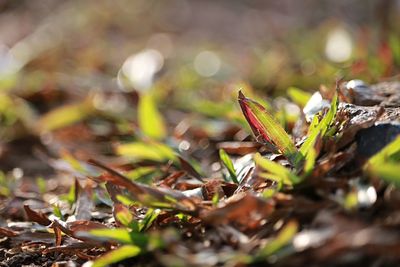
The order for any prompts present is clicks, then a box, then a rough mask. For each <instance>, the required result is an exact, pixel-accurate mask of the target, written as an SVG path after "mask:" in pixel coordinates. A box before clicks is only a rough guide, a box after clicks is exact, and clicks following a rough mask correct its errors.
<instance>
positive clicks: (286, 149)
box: [238, 91, 299, 166]
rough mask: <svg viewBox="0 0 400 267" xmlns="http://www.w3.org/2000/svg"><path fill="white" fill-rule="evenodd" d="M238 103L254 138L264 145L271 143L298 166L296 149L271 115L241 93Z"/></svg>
mask: <svg viewBox="0 0 400 267" xmlns="http://www.w3.org/2000/svg"><path fill="white" fill-rule="evenodd" d="M238 101H239V104H240V107H241V109H242V112H243V115H244V117H245V118H246V120H247V122H248V124H249V125H250V127H251V129H252V131H253V133H254V135H255V137H256V138H257V139H258V140H259V138H260V137H261V138H262V139H263V141H264V142H266V143H273V145H275V146H276V147H277V148H278V149H279V150H280V151H281V152H282V154H283V155H284V156H286V158H287V159H288V160H289V161H290V162H291V163H292V164H293V165H294V166H297V165H298V164H299V159H298V158H299V156H298V151H297V148H296V147H295V145H294V143H293V141H292V139H291V137H290V136H289V135H288V134H287V133H286V132H285V130H284V129H283V128H282V126H281V125H280V124H279V123H278V122H277V121H276V120H275V119H274V118H273V116H272V114H270V113H269V112H268V111H267V110H266V109H265V108H264V107H263V106H262V105H260V104H259V103H257V102H256V101H254V100H252V99H250V98H246V97H245V96H244V95H243V93H242V92H241V91H239V99H238Z"/></svg>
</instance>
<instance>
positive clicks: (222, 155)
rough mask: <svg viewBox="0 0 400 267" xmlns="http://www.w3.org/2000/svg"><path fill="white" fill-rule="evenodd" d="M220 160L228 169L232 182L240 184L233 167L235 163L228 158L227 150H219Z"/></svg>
mask: <svg viewBox="0 0 400 267" xmlns="http://www.w3.org/2000/svg"><path fill="white" fill-rule="evenodd" d="M219 158H220V159H221V161H222V163H223V164H224V166H225V168H227V170H228V172H229V174H230V176H231V179H232V181H233V182H235V183H237V184H239V181H238V179H237V176H236V171H235V167H234V166H233V162H232V160H231V158H230V157H229V156H228V154H227V153H226V152H225V150H223V149H220V150H219Z"/></svg>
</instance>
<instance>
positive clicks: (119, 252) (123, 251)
mask: <svg viewBox="0 0 400 267" xmlns="http://www.w3.org/2000/svg"><path fill="white" fill-rule="evenodd" d="M140 252H141V249H140V248H139V247H137V246H134V245H125V246H122V247H119V248H117V249H115V250H112V251H110V252H108V253H106V254H104V255H103V256H101V257H100V258H98V259H97V260H96V261H95V262H93V265H92V267H104V266H110V265H111V264H113V263H117V262H119V261H122V260H125V259H128V258H132V257H135V256H137V255H139V254H140Z"/></svg>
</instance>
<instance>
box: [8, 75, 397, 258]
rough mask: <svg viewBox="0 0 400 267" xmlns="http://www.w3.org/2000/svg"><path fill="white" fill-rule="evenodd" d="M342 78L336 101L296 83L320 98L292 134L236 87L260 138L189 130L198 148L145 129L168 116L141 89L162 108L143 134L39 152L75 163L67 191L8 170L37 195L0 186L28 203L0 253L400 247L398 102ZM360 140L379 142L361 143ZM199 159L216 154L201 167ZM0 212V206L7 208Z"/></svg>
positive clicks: (299, 254) (289, 252) (357, 252)
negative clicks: (202, 144) (96, 153)
mask: <svg viewBox="0 0 400 267" xmlns="http://www.w3.org/2000/svg"><path fill="white" fill-rule="evenodd" d="M349 84H350V85H351V83H350V82H348V83H347V85H346V86H347V87H342V88H341V89H340V90H339V91H337V92H339V93H340V94H339V100H340V101H339V100H338V99H337V96H336V95H335V96H333V99H332V100H331V104H330V105H329V106H327V105H325V104H318V103H317V104H315V103H314V102H315V101H316V100H315V97H314V98H313V97H311V98H310V96H309V95H307V94H302V93H301V91H299V89H292V90H291V93H290V95H291V97H292V98H294V99H297V101H298V102H299V103H301V104H302V105H305V106H307V105H309V106H310V105H319V107H318V111H315V112H314V114H315V115H314V119H313V120H312V122H310V124H307V123H306V122H305V121H303V124H304V127H303V128H304V130H303V136H300V137H299V139H298V142H295V140H294V139H293V138H292V137H291V136H290V134H288V133H287V132H286V131H285V130H284V129H283V128H282V126H281V125H280V123H279V122H278V121H276V120H275V119H274V118H273V116H274V115H273V114H272V113H271V112H270V111H269V110H267V109H265V108H264V107H263V106H262V105H261V104H259V103H257V102H256V101H255V100H252V99H249V98H246V97H245V96H244V94H243V93H241V92H240V93H239V98H238V101H239V103H240V107H241V109H242V111H243V114H244V118H245V119H246V120H247V122H248V123H249V125H250V128H251V129H252V130H253V133H254V139H253V140H254V141H256V142H254V141H247V140H251V139H250V138H247V140H235V138H232V137H233V136H231V137H230V138H231V139H230V140H232V141H226V140H222V141H214V140H213V141H212V142H214V144H213V146H212V148H206V149H201V148H197V147H195V143H196V142H193V143H192V144H191V146H194V147H192V148H191V152H192V153H186V152H184V153H182V152H180V151H179V149H177V147H176V146H174V145H172V146H171V145H168V144H173V142H172V140H170V141H167V142H164V141H162V140H161V139H164V138H168V137H167V135H166V134H165V133H164V132H162V134H161V133H156V132H154V131H153V129H152V128H151V124H152V123H153V124H154V127H155V126H157V125H161V124H163V125H164V124H165V122H164V120H163V119H161V113H158V111H157V110H156V107H155V105H154V103H150V102H149V103H148V104H146V105H148V106H149V108H151V110H152V112H151V114H154V113H157V114H158V115H157V116H154V118H153V121H147V120H146V115H145V114H144V113H143V114H141V115H140V116H141V119H140V120H141V124H143V123H146V128H144V129H143V133H141V134H140V135H139V137H140V136H142V135H144V136H143V137H141V138H142V140H143V141H141V140H140V139H136V140H135V141H134V142H132V141H129V142H127V143H119V144H118V145H116V146H114V147H115V152H114V154H112V155H108V156H107V158H109V159H110V161H109V163H102V162H100V161H99V160H97V159H95V158H87V157H86V158H85V157H80V156H79V155H77V154H75V155H74V154H71V153H66V152H65V151H61V153H60V157H59V158H56V157H55V156H53V155H50V154H49V155H46V156H45V157H46V158H47V159H49V160H50V161H51V162H52V163H51V164H52V166H53V167H55V171H56V172H57V173H59V174H60V175H61V176H60V177H63V176H64V177H65V176H71V175H72V176H75V177H77V178H76V179H75V182H74V183H72V184H70V185H69V192H67V191H65V189H67V188H68V187H65V188H64V189H63V186H61V187H60V186H58V187H54V188H53V187H51V185H50V184H49V182H46V181H43V180H41V179H39V180H37V181H38V182H40V184H39V186H40V187H39V189H38V190H37V191H29V188H34V187H33V186H32V185H30V186H28V187H27V188H28V189H24V187H23V186H24V184H23V182H22V181H18V180H15V183H17V184H19V188H20V189H21V190H28V191H26V192H27V193H28V192H30V193H31V194H33V195H34V196H35V197H34V199H35V201H33V200H32V199H31V197H29V194H26V195H25V196H24V195H23V194H22V195H18V194H17V191H8V192H7V191H5V190H3V191H2V192H4V193H3V194H5V193H6V192H7V193H6V194H8V195H9V196H8V199H9V201H4V202H2V210H3V211H8V212H10V211H13V210H15V209H21V208H22V209H23V210H24V212H23V213H20V212H15V211H14V215H13V216H14V220H15V219H19V220H20V221H21V222H16V223H8V224H7V223H6V222H5V221H3V222H2V225H1V228H0V236H1V238H2V239H1V241H0V242H1V243H2V246H3V247H4V248H3V253H5V254H4V256H3V257H4V261H5V262H6V264H9V265H12V262H13V260H17V258H16V257H20V256H18V255H23V254H21V253H28V254H27V255H29V257H31V258H32V257H39V256H40V255H54V256H52V257H55V256H56V255H59V256H58V257H59V258H60V257H61V258H60V259H64V260H67V259H71V260H72V262H75V264H83V263H85V262H91V263H92V264H91V265H90V266H108V265H109V264H113V263H117V262H121V263H122V264H125V265H126V266H128V265H130V264H138V265H144V264H146V262H147V263H149V262H151V264H153V265H165V266H176V265H180V264H184V265H187V264H190V265H196V266H204V265H227V266H231V265H257V264H262V263H268V264H274V265H277V266H293V265H299V264H306V263H308V262H309V261H310V259H312V262H314V263H316V264H325V263H327V262H330V261H332V260H335V261H336V262H338V263H339V264H348V263H351V262H357V263H359V262H365V259H373V258H378V259H380V260H381V261H383V262H389V263H392V262H395V261H397V260H400V259H399V256H398V253H396V251H397V248H398V247H399V246H400V243H399V241H398V240H399V239H398V235H399V233H398V231H396V230H395V228H393V227H394V226H398V224H399V223H400V219H398V217H399V216H398V215H396V214H397V213H398V211H397V210H394V211H392V210H390V209H388V208H387V207H386V206H385V205H386V204H385V203H387V202H388V201H390V203H391V204H392V205H394V202H393V201H397V202H400V200H399V199H400V198H399V197H397V198H395V199H393V197H395V195H396V194H398V190H399V189H398V187H399V184H400V176H399V173H400V172H399V169H398V166H399V160H400V157H399V156H398V155H399V153H400V152H399V151H400V146H399V145H398V140H399V137H398V131H396V129H397V128H396V127H397V124H398V121H399V118H400V116H399V114H400V113H399V111H398V107H393V105H391V106H390V107H387V108H384V107H382V108H380V109H379V108H377V107H364V106H358V105H355V104H353V103H356V104H359V103H360V102H359V101H365V100H357V101H355V99H357V95H356V94H354V93H353V94H352V97H353V98H351V100H352V101H353V102H352V103H345V102H344V101H349V98H348V97H347V98H344V97H342V91H341V90H349V89H348V88H350V85H349ZM354 84H356V85H357V83H354ZM395 84H396V83H394V86H395ZM354 86H355V85H353V87H354ZM343 88H344V89H343ZM353 89H354V88H353ZM363 90H369V89H368V88H363ZM347 94H349V93H348V92H347ZM371 95H373V94H371ZM390 97H392V95H390ZM305 99H310V100H309V101H311V102H309V103H305ZM146 101H149V100H146ZM320 101H322V98H321V99H320ZM323 101H325V102H326V101H327V100H323ZM382 101H384V100H382ZM325 102H324V103H325ZM362 103H365V102H362ZM367 103H370V102H367ZM142 105H143V104H142ZM142 109H143V110H144V109H145V108H144V107H142ZM304 115H305V116H309V114H308V113H307V114H304ZM161 120H162V121H161ZM43 121H44V120H43ZM382 123H386V124H385V125H389V126H390V127H393V129H394V130H393V129H392V128H390V130H389V132H388V133H385V134H384V136H386V137H387V138H386V139H381V142H380V143H379V144H378V143H376V142H372V141H370V140H369V139H368V138H376V137H375V136H376V135H377V134H379V133H382V132H379V131H378V132H376V134H372V135H371V134H368V133H367V132H365V131H366V130H369V131H372V129H374V127H382V126H379V125H382ZM51 127H53V126H51ZM157 127H158V126H157ZM157 127H155V128H157ZM162 127H163V130H162V131H165V129H166V128H164V127H165V125H164V126H162ZM385 127H386V126H385ZM389 133H390V134H391V135H389ZM234 134H236V133H234ZM186 135H187V133H186V134H184V135H183V136H186ZM260 136H261V137H262V139H260V138H259V137H260ZM396 136H397V137H396ZM153 138H155V139H153ZM184 138H188V137H184ZM228 140H229V139H228ZM210 141H211V139H210ZM171 142H172V143H171ZM257 142H261V143H259V144H257ZM371 142H372V143H371ZM364 143H366V144H368V143H370V146H374V145H375V146H377V147H376V148H371V147H368V148H369V150H368V151H366V148H364V147H365V145H364ZM371 149H372V151H373V152H369V151H371ZM202 150H203V151H202ZM205 152H207V153H209V157H210V158H209V159H207V160H205V161H202V160H201V158H200V161H199V157H198V156H197V154H199V153H200V155H201V154H202V153H205ZM41 153H43V152H41ZM44 153H49V152H48V151H47V152H44ZM132 156H133V157H132ZM113 157H114V160H111V159H112V158H113ZM78 158H79V159H78ZM56 162H57V163H56ZM205 162H209V163H208V164H209V165H212V167H211V168H210V169H203V168H204V166H205V165H204V164H205ZM61 165H62V166H64V167H62V168H60V167H59V166H61ZM144 176H146V177H147V176H148V178H146V179H144V178H143V177H144ZM10 179H11V180H10V182H11V181H12V179H15V178H10ZM4 181H5V180H4ZM141 181H147V182H146V183H143V182H141ZM2 183H3V184H2V186H5V185H6V184H4V182H2ZM60 184H62V183H60ZM62 189H63V190H64V193H63V194H64V195H62V194H61V193H60V192H59V190H62ZM48 190H50V191H48ZM52 191H53V192H52ZM24 192H25V191H24ZM17 200H18V201H17ZM23 203H24V204H23ZM29 203H30V204H29ZM56 211H57V212H56ZM5 214H6V213H3V215H2V217H3V218H7V217H8V216H10V215H12V214H13V213H9V214H7V215H5ZM396 216H397V217H396ZM396 218H397V219H396ZM23 221H27V222H33V224H28V225H26V223H24V222H23ZM13 251H14V252H13ZM16 252H18V254H16ZM60 253H61V254H60ZM34 255H36V256H34ZM151 255H153V256H151ZM154 256H156V257H154ZM27 257H28V256H27ZM32 259H33V258H32ZM33 261H36V262H38V261H37V260H33ZM86 264H88V263H86ZM125 265H123V266H125Z"/></svg>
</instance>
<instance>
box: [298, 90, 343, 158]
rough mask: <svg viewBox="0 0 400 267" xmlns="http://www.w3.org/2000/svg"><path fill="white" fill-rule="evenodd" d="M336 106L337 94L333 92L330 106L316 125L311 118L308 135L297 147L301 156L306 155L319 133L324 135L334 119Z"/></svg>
mask: <svg viewBox="0 0 400 267" xmlns="http://www.w3.org/2000/svg"><path fill="white" fill-rule="evenodd" d="M337 108H338V96H337V94H335V96H334V97H333V99H332V102H331V107H330V109H329V111H328V112H327V113H326V115H325V117H324V118H323V119H322V120H321V121H320V122H319V124H318V125H315V120H313V123H312V124H311V125H310V130H309V134H308V137H307V139H306V141H305V142H304V143H303V145H302V146H301V147H300V149H299V151H300V153H301V154H302V156H303V157H306V156H307V154H308V153H309V151H310V150H311V149H312V148H313V147H314V144H315V141H316V140H317V138H318V136H319V135H320V136H321V137H324V136H325V134H326V132H327V131H328V129H329V127H330V126H331V124H332V123H333V122H334V120H335V117H336V112H337Z"/></svg>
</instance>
